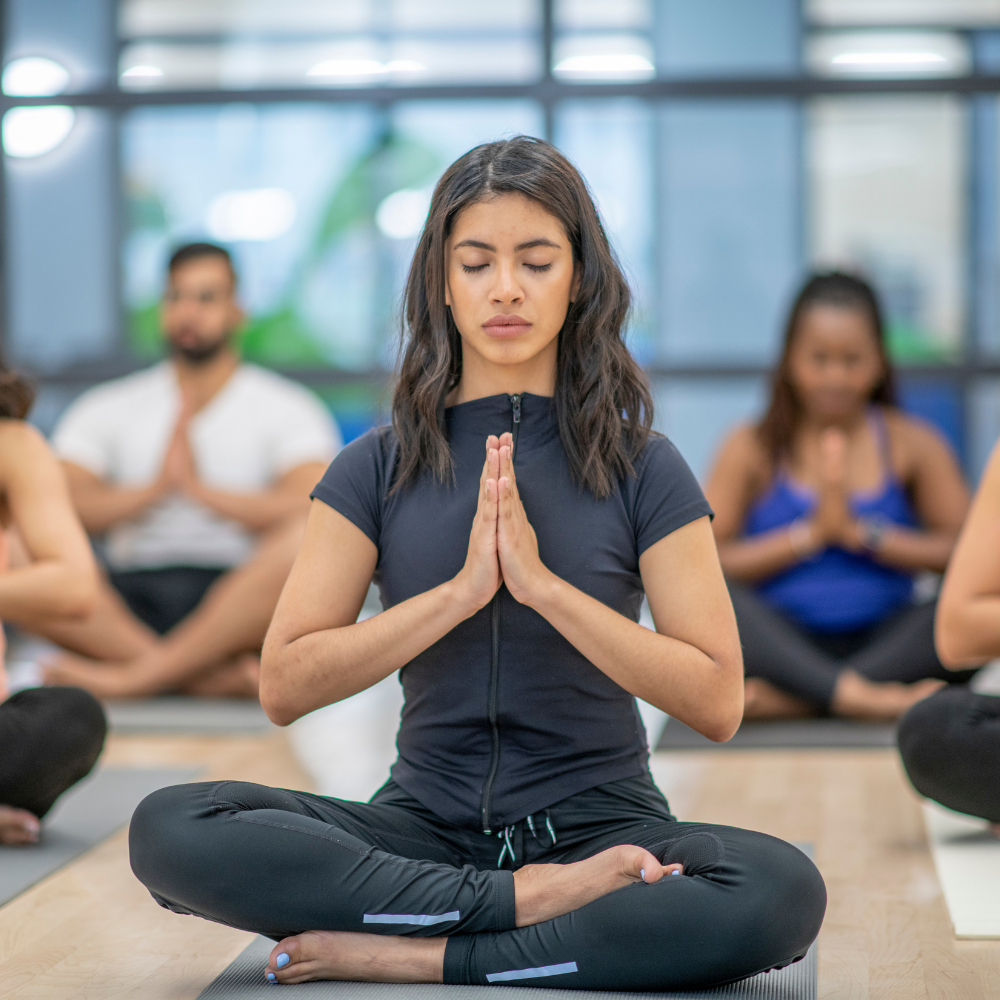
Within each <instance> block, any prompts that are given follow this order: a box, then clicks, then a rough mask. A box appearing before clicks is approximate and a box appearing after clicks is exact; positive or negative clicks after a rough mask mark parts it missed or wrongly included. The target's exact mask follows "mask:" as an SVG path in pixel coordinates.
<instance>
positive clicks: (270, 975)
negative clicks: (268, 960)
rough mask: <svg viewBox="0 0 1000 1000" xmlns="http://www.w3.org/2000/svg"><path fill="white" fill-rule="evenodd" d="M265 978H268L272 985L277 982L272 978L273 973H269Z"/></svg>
mask: <svg viewBox="0 0 1000 1000" xmlns="http://www.w3.org/2000/svg"><path fill="white" fill-rule="evenodd" d="M267 978H268V979H270V980H271V982H272V983H273V982H276V981H277V980H275V978H274V973H273V972H269V973H268V974H267Z"/></svg>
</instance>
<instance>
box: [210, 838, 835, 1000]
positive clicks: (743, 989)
mask: <svg viewBox="0 0 1000 1000" xmlns="http://www.w3.org/2000/svg"><path fill="white" fill-rule="evenodd" d="M795 846H796V847H798V848H799V850H801V851H803V852H804V853H805V854H808V855H809V857H810V858H811V857H812V855H813V852H812V844H796V845H795ZM274 944H275V942H274V941H272V940H270V938H266V937H256V938H254V940H253V941H251V942H250V944H248V945H247V946H246V948H244V949H243V951H242V952H240V954H239V955H237V956H236V958H235V959H234V960H233V961H232V962H230V964H229V965H228V966H227V967H226V968H225V969H224V970H223V972H222V973H221V975H219V976H218V978H216V979H214V980H213V981H212V982H211V983H209V985H208V986H207V987H206V988H205V989H204V990H202V992H201V993H200V994H199V996H198V1000H255V998H257V997H260V998H261V1000H263V998H264V997H273V996H274V993H273V990H274V984H272V983H269V982H268V981H267V980H266V979H265V978H264V966H265V965H267V957H268V955H270V953H271V949H272V948H273V947H274ZM283 989H294V990H296V991H297V992H298V993H301V994H305V993H308V994H309V996H310V997H312V998H314V1000H489V998H484V997H483V994H484V993H493V992H495V993H496V994H497V997H496V998H495V1000H650V998H655V997H663V998H669V1000H707V998H709V997H720V998H726V1000H816V994H817V976H816V942H815V941H814V942H813V943H812V945H811V946H810V948H809V950H808V951H807V952H806V955H805V958H803V959H802V961H801V962H796V963H795V964H794V965H789V966H786V967H785V968H784V969H778V970H776V971H775V972H762V973H760V975H757V976H751V977H750V978H749V979H741V980H740V981H739V982H738V983H730V984H729V985H728V986H718V987H716V988H714V989H710V990H684V991H682V992H680V993H625V992H618V991H609V992H606V993H602V992H598V991H595V990H565V989H562V990H553V989H545V988H544V987H541V986H442V985H426V984H413V983H407V984H392V983H347V982H343V983H342V982H316V983H299V984H298V985H297V986H286V987H283Z"/></svg>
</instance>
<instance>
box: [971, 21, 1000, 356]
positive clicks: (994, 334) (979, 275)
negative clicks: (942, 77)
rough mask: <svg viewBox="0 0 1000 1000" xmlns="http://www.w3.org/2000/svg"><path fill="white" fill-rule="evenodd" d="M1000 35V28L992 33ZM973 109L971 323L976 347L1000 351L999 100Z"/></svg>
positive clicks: (987, 98) (976, 102)
mask: <svg viewBox="0 0 1000 1000" xmlns="http://www.w3.org/2000/svg"><path fill="white" fill-rule="evenodd" d="M997 35H998V38H1000V32H998V33H997ZM971 107H972V143H971V146H972V149H971V153H972V196H973V197H972V204H971V206H970V208H971V213H972V220H971V221H972V239H971V241H970V245H971V248H972V255H973V265H972V266H973V289H974V294H973V301H972V308H973V321H972V332H973V336H974V340H975V344H976V347H977V348H978V349H979V350H980V351H982V352H983V353H984V354H988V355H992V356H996V355H997V354H998V353H1000V232H998V227H1000V190H998V186H1000V146H998V142H1000V128H998V125H1000V121H998V113H1000V104H998V101H997V98H996V97H995V96H993V95H985V94H978V95H976V96H974V97H973V98H972V99H971Z"/></svg>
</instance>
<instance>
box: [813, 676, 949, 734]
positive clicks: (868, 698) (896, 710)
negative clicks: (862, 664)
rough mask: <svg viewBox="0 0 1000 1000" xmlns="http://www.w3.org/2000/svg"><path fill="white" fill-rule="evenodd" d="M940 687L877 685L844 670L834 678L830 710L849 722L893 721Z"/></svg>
mask: <svg viewBox="0 0 1000 1000" xmlns="http://www.w3.org/2000/svg"><path fill="white" fill-rule="evenodd" d="M943 687H944V681H936V680H925V681H917V682H916V683H915V684H893V683H883V684H877V683H875V682H873V681H869V680H867V679H866V678H864V677H862V676H861V675H860V674H857V673H855V672H854V671H853V670H844V671H842V672H841V674H840V676H839V677H838V678H837V686H836V687H835V688H834V692H833V701H832V702H831V704H830V710H831V711H832V712H833V714H834V715H843V716H846V717H847V718H850V719H866V720H881V721H885V722H895V720H896V719H898V718H899V717H900V716H901V715H902V714H903V713H904V712H906V711H907V709H909V708H911V707H912V706H913V705H915V704H916V703H917V702H918V701H923V699H924V698H927V697H929V696H930V695H932V694H934V692H935V691H939V690H940V689H941V688H943Z"/></svg>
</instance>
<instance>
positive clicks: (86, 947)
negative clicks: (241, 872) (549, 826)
mask: <svg viewBox="0 0 1000 1000" xmlns="http://www.w3.org/2000/svg"><path fill="white" fill-rule="evenodd" d="M105 763H106V764H109V765H114V766H135V767H141V766H156V765H171V764H182V765H187V764H201V765H203V766H204V768H205V771H204V774H203V777H205V778H223V777H226V778H241V779H245V780H252V781H259V782H262V783H267V784H275V785H285V786H292V787H299V788H305V787H308V779H307V778H306V776H305V774H304V772H303V771H302V769H301V768H300V767H299V765H298V764H297V762H296V761H295V759H294V758H293V757H292V755H291V753H290V752H289V749H288V745H287V742H286V740H285V736H284V734H283V733H280V734H278V735H273V736H267V737H257V738H191V737H113V738H112V739H111V740H110V741H109V745H108V749H107V751H106V754H105ZM653 770H654V774H655V775H656V778H657V780H658V782H659V783H660V785H661V787H662V788H663V790H664V791H665V792H666V793H667V795H668V796H669V798H670V801H671V805H672V807H673V810H674V812H675V813H676V814H677V815H679V816H680V817H681V818H683V819H698V820H705V821H710V822H717V823H729V824H733V825H738V826H745V827H751V828H754V829H757V830H764V831H766V832H768V833H772V834H775V835H777V836H780V837H784V838H786V839H788V840H804V841H810V842H812V843H813V844H814V845H815V851H816V861H817V864H818V865H819V867H820V869H821V871H822V872H823V875H824V877H825V879H826V883H827V888H828V890H829V894H830V905H829V909H828V911H827V918H826V923H825V925H824V927H823V931H822V933H821V935H820V997H822V998H824V1000H833V998H837V1000H841V998H843V1000H865V998H872V1000H876V998H877V1000H883V998H885V1000H888V998H892V1000H897V998H898V1000H922V998H929V1000H946V998H947V1000H995V998H998V997H1000V941H995V942H968V941H962V942H958V941H955V940H954V938H953V937H952V934H951V928H950V925H949V923H948V915H947V912H946V910H945V908H944V904H943V902H942V899H941V895H940V891H939V889H938V885H937V880H936V878H935V875H934V869H933V865H932V863H931V859H930V855H929V853H928V851H927V844H926V841H925V838H924V832H923V825H922V821H921V818H920V812H919V807H918V805H917V800H916V798H915V796H914V795H913V794H912V793H911V792H910V790H909V788H908V786H907V785H906V783H905V781H904V779H903V777H902V775H901V772H900V769H899V765H898V763H897V758H896V756H895V754H894V753H893V752H891V751H888V750H872V751H805V752H803V751H798V752H783V751H782V752H777V751H742V752H738V751H727V752H707V753H704V752H703V753H684V754H680V753H675V754H669V755H667V754H660V755H658V756H657V758H656V759H655V761H654V766H653ZM998 891H1000V889H998ZM249 940H250V936H249V935H246V934H242V933H240V932H239V931H234V930H231V929H229V928H225V927H220V926H217V925H215V924H211V923H208V922H207V921H202V920H197V919H195V918H193V917H181V916H177V915H175V914H172V913H169V912H167V911H166V910H163V909H160V907H158V906H157V905H156V904H155V903H154V902H153V901H152V899H151V898H150V897H149V895H148V894H147V893H146V891H145V890H144V889H143V888H142V886H141V885H139V883H138V882H137V881H136V880H135V879H134V878H133V876H132V874H131V872H130V871H129V868H128V861H127V854H126V841H125V834H124V831H123V832H122V833H120V834H118V835H117V836H115V837H113V838H111V839H110V840H108V841H106V842H105V843H103V844H101V845H100V846H98V847H97V848H95V849H94V850H92V851H90V852H89V853H88V854H86V855H84V856H82V857H81V858H79V859H78V860H77V861H76V862H74V863H73V864H71V865H69V866H68V867H67V868H65V869H63V870H62V871H60V872H57V873H55V874H54V875H52V876H50V877H49V878H48V879H46V880H45V881H44V882H42V883H40V884H38V885H36V886H35V887H34V888H32V889H30V890H29V891H28V892H26V893H25V894H24V895H22V896H20V897H19V898H17V899H15V900H14V901H12V902H11V903H9V904H8V905H7V906H6V907H3V908H2V909H0V997H32V998H40V997H53V998H60V1000H62V998H67V1000H69V998H80V1000H106V998H107V1000H110V998H112V997H115V998H120V997H142V998H144V1000H161V998H163V1000H166V998H170V1000H181V998H190V1000H193V998H195V997H197V995H198V993H199V992H200V991H201V990H202V989H203V988H204V987H205V986H206V985H207V984H208V983H209V982H210V981H211V979H212V978H213V977H214V976H215V975H217V974H218V972H220V971H221V970H222V969H223V968H224V967H225V966H226V965H227V964H228V963H229V962H230V961H231V960H232V959H233V958H234V957H235V956H236V955H237V954H238V953H239V952H240V950H241V949H242V948H243V947H244V945H245V944H246V942H247V941H249Z"/></svg>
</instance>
